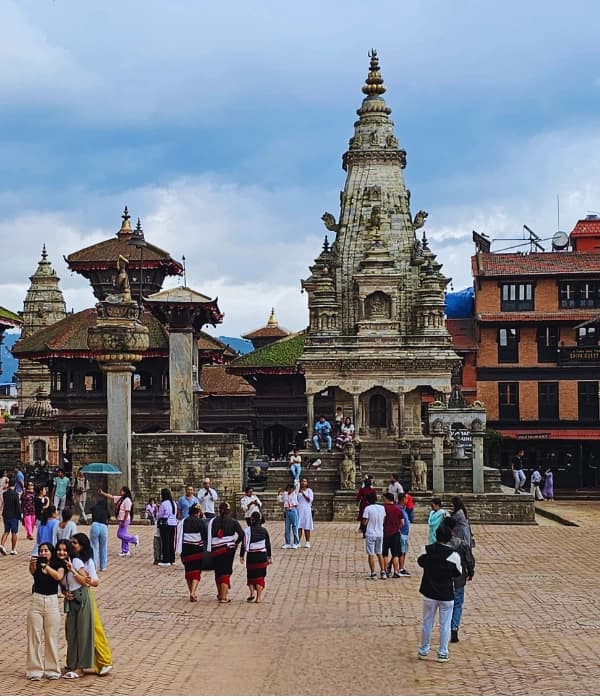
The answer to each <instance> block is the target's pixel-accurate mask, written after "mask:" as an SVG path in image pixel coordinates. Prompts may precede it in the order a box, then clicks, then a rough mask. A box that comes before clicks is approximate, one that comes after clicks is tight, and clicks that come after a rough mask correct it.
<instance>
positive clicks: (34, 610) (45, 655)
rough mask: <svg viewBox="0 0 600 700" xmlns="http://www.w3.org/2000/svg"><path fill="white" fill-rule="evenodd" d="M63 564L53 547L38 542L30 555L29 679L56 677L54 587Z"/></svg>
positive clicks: (57, 618)
mask: <svg viewBox="0 0 600 700" xmlns="http://www.w3.org/2000/svg"><path fill="white" fill-rule="evenodd" d="M65 571H66V569H65V565H64V563H63V562H61V561H60V560H59V559H57V558H56V555H55V553H54V547H53V546H52V545H51V544H50V543H49V542H42V543H41V544H40V545H39V547H38V555H37V557H31V560H30V562H29V573H30V574H31V575H32V576H33V595H32V597H31V606H30V607H29V612H28V613H27V661H26V664H25V673H26V675H27V678H28V679H29V680H30V681H41V680H42V678H43V677H44V676H46V678H48V679H50V680H53V681H55V680H58V679H59V678H60V658H59V655H58V649H59V646H60V628H61V624H60V610H59V609H58V595H57V594H58V587H59V585H60V582H61V581H62V580H63V578H64V576H65Z"/></svg>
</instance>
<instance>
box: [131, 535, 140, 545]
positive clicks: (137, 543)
mask: <svg viewBox="0 0 600 700" xmlns="http://www.w3.org/2000/svg"><path fill="white" fill-rule="evenodd" d="M139 543H140V537H139V535H136V536H135V542H134V543H133V544H134V546H135V547H137V546H138V545H139Z"/></svg>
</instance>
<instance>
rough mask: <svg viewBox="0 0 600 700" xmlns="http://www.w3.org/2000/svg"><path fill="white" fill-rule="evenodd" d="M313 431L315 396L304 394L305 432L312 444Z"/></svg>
mask: <svg viewBox="0 0 600 700" xmlns="http://www.w3.org/2000/svg"><path fill="white" fill-rule="evenodd" d="M314 429H315V395H314V394H306V432H307V433H308V439H309V440H310V441H311V442H310V443H309V445H310V444H312V436H313V431H314Z"/></svg>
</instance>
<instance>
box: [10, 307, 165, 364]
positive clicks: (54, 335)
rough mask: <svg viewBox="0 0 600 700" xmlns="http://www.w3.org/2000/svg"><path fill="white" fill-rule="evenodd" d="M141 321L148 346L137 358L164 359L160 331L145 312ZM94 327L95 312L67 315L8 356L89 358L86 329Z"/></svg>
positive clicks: (162, 328)
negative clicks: (154, 357) (147, 334)
mask: <svg viewBox="0 0 600 700" xmlns="http://www.w3.org/2000/svg"><path fill="white" fill-rule="evenodd" d="M141 320H142V323H143V324H144V326H146V327H147V328H148V332H149V335H150V346H149V348H148V350H146V351H145V352H143V353H141V354H142V355H145V356H152V355H157V354H159V355H160V356H161V357H162V356H165V357H168V353H169V339H168V336H167V332H166V331H165V329H164V327H163V326H162V325H161V324H160V323H159V322H158V321H157V320H156V318H154V316H153V315H152V314H151V313H150V312H149V311H145V312H144V313H143V315H142V319H141ZM95 324H96V309H95V308H92V309H85V310H84V311H79V312H78V313H76V314H68V315H67V316H66V317H65V318H63V319H62V321H58V323H54V324H52V325H51V326H48V327H47V328H42V329H41V330H39V331H38V332H37V333H34V334H33V335H30V336H28V337H27V338H23V339H21V340H19V341H17V342H16V343H15V344H14V345H13V347H12V353H13V355H14V356H15V357H33V356H35V357H36V358H42V357H52V356H54V357H90V356H91V353H90V351H89V349H88V345H87V336H88V329H89V328H91V327H92V326H94V325H95Z"/></svg>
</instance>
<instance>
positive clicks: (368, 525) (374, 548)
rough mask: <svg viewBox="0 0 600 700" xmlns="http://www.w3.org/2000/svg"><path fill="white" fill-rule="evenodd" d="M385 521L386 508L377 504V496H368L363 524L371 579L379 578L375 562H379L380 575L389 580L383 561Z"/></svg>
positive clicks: (372, 494)
mask: <svg viewBox="0 0 600 700" xmlns="http://www.w3.org/2000/svg"><path fill="white" fill-rule="evenodd" d="M384 520H385V508H384V507H383V506H382V505H380V504H379V503H377V494H375V493H370V494H369V495H368V496H367V507H366V508H365V509H364V511H363V516H362V524H363V526H364V527H365V549H366V552H367V558H368V560H369V569H370V570H371V573H370V574H369V578H370V579H371V580H374V579H376V578H377V572H376V570H375V562H376V561H377V562H379V575H380V577H381V578H382V579H386V578H387V574H386V572H385V563H384V561H383V556H382V551H383V522H384Z"/></svg>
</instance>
